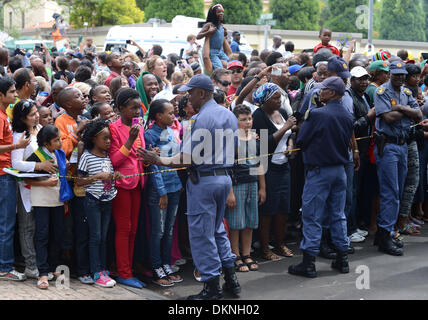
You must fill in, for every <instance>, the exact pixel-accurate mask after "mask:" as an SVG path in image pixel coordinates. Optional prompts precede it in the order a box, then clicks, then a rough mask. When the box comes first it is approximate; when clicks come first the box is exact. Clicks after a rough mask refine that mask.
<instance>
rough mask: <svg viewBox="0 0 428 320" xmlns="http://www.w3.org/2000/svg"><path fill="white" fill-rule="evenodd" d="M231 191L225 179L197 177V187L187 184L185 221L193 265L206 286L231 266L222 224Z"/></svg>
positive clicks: (233, 256)
mask: <svg viewBox="0 0 428 320" xmlns="http://www.w3.org/2000/svg"><path fill="white" fill-rule="evenodd" d="M231 187H232V180H231V179H230V177H229V176H212V177H201V178H200V181H199V183H198V184H196V185H195V184H193V183H192V182H191V181H190V179H189V180H188V181H187V221H188V224H189V241H190V248H191V250H192V257H193V262H194V264H195V267H196V269H197V270H198V271H199V273H200V275H201V276H202V281H203V282H206V281H209V280H211V279H212V278H214V277H217V276H219V275H220V274H221V268H222V266H223V267H226V268H230V267H232V266H234V264H235V259H236V255H234V254H233V253H232V251H231V248H230V242H229V239H228V237H227V233H226V230H225V228H224V224H223V217H224V211H225V208H226V200H227V196H228V194H229V192H230V189H231Z"/></svg>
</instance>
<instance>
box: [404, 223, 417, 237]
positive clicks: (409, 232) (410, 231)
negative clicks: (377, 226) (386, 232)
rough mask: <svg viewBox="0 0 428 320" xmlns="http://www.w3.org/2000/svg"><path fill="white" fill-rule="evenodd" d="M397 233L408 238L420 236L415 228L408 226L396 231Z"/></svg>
mask: <svg viewBox="0 0 428 320" xmlns="http://www.w3.org/2000/svg"><path fill="white" fill-rule="evenodd" d="M398 231H399V232H400V233H401V234H404V235H408V236H413V235H419V234H421V232H420V231H419V230H417V229H416V228H413V227H412V226H411V225H410V224H408V225H406V226H405V227H404V228H403V229H398Z"/></svg>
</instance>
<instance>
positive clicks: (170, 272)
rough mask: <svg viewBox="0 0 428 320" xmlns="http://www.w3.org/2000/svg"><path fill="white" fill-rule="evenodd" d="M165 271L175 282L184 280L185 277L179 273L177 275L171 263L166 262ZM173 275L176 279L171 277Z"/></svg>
mask: <svg viewBox="0 0 428 320" xmlns="http://www.w3.org/2000/svg"><path fill="white" fill-rule="evenodd" d="M162 268H163V271H165V273H166V275H167V276H168V277H169V279H170V280H171V281H172V282H174V283H179V282H182V281H183V278H182V277H180V276H179V275H176V274H175V272H174V269H173V268H172V267H171V266H170V265H169V264H164V265H163V266H162ZM171 276H173V277H174V278H176V279H173V278H171Z"/></svg>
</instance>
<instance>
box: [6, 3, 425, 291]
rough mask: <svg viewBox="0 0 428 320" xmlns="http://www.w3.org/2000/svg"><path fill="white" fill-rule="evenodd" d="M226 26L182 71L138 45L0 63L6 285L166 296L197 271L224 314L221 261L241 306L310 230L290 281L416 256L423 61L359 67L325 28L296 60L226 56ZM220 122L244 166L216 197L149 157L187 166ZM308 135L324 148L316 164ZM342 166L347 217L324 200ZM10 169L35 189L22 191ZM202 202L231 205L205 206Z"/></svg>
mask: <svg viewBox="0 0 428 320" xmlns="http://www.w3.org/2000/svg"><path fill="white" fill-rule="evenodd" d="M223 17H224V10H223V8H222V6H221V5H215V6H213V7H212V8H210V11H209V13H208V17H207V23H206V24H205V25H204V27H203V28H202V30H201V32H200V33H199V34H198V35H196V36H195V35H189V37H188V42H189V46H188V48H185V50H184V51H183V52H182V53H181V54H182V56H180V55H179V54H178V53H177V54H168V55H167V56H164V55H162V51H163V49H162V47H161V46H159V45H155V46H153V48H152V49H150V50H149V51H147V52H146V51H145V50H144V49H143V48H141V47H140V46H139V45H138V43H136V42H135V41H133V40H131V43H132V44H133V45H134V46H136V47H138V49H139V50H138V51H137V53H136V54H134V53H131V52H127V51H126V50H120V51H119V50H118V51H113V52H99V51H97V49H96V47H95V46H94V45H93V43H92V40H91V39H87V41H86V42H84V43H82V45H81V46H80V48H75V49H70V48H59V49H57V48H51V49H48V48H46V47H45V46H41V48H40V50H34V51H29V52H25V51H24V50H20V49H17V50H15V51H14V52H10V51H9V50H7V49H5V48H0V64H1V65H2V67H1V68H0V73H1V77H0V169H1V171H0V185H1V187H0V189H1V192H0V279H8V280H15V281H23V280H25V279H27V278H34V279H37V287H38V288H40V289H47V288H48V287H49V281H51V280H53V279H54V278H56V277H58V276H60V274H58V273H57V271H56V268H57V266H59V265H61V264H65V265H67V266H69V267H70V269H71V271H72V274H74V275H75V276H76V277H77V278H78V279H79V280H80V281H81V282H82V283H84V284H96V285H99V286H101V287H113V286H115V284H116V282H118V283H121V284H123V285H127V286H132V287H136V288H142V287H145V286H146V283H144V282H143V281H141V279H139V277H137V276H136V274H138V275H144V276H145V277H146V278H151V279H152V281H153V283H155V284H157V285H159V286H162V287H170V286H174V285H176V284H177V283H180V282H181V281H183V278H182V277H181V276H180V274H179V269H180V266H182V265H183V264H184V263H186V259H185V258H183V257H186V258H187V260H189V257H191V256H192V255H193V260H194V277H195V279H196V280H198V281H202V282H204V283H208V284H209V285H207V287H205V288H204V291H203V292H202V293H201V294H200V295H199V296H197V297H196V298H201V299H205V298H211V299H216V298H220V297H221V294H220V293H219V292H220V289H219V288H218V281H217V282H215V283H214V284H212V285H211V284H210V280H211V279H212V278H213V277H215V276H214V275H213V274H217V272H219V270H218V267H217V262H218V263H219V261H220V260H221V262H222V263H223V267H225V268H226V269H225V280H226V285H225V289H229V291H231V292H233V293H239V291H240V287H239V284H238V282H237V278H236V274H235V272H249V271H257V270H258V269H259V265H258V263H257V261H256V259H255V258H254V254H252V253H253V251H254V250H258V252H259V253H260V257H261V258H263V259H266V260H271V261H277V260H279V259H280V256H284V257H293V255H294V253H293V252H292V250H290V249H289V248H288V247H287V246H286V245H285V240H286V236H287V232H288V231H287V230H290V229H291V228H295V229H296V230H301V231H302V233H303V240H302V243H301V249H302V251H303V253H304V260H303V262H302V263H301V264H300V265H297V266H291V267H290V269H289V272H290V273H292V274H299V275H303V276H307V277H314V276H316V272H315V266H314V260H315V256H317V255H320V256H322V257H324V258H327V259H334V262H333V267H335V268H337V269H339V270H340V271H341V272H347V271H346V270H347V269H346V266H347V263H348V262H347V255H348V254H352V253H353V252H354V250H353V248H352V246H351V245H350V243H358V242H363V241H365V239H366V238H367V237H370V236H375V240H374V243H375V245H377V246H379V250H380V251H382V252H384V253H387V254H390V255H394V256H399V255H402V254H403V250H404V249H403V235H415V236H416V235H419V234H420V229H421V225H423V224H424V222H428V206H427V204H428V202H427V201H425V194H426V191H427V176H426V175H427V163H428V142H427V141H428V140H427V139H428V134H427V133H425V132H424V131H423V128H422V127H421V125H420V123H421V121H422V120H423V119H425V118H426V117H427V115H428V113H427V112H428V108H427V107H428V102H427V101H428V100H426V99H425V96H426V91H427V88H428V86H427V84H428V76H427V75H428V64H427V63H426V62H427V60H421V61H415V60H412V59H409V57H408V53H407V52H406V51H405V50H400V51H399V52H398V53H397V55H396V56H394V55H392V54H391V53H390V52H388V51H386V50H381V51H379V52H378V53H377V54H375V55H374V56H373V57H367V56H365V55H363V54H358V53H357V54H352V46H354V43H351V48H350V49H349V50H348V51H347V52H346V54H345V55H343V52H342V51H341V50H340V51H339V50H338V49H337V48H336V47H334V46H333V45H331V44H330V42H331V31H330V30H328V29H325V28H323V29H322V30H321V31H320V40H321V42H320V44H319V45H317V46H316V47H315V48H313V49H310V50H304V51H303V52H300V53H295V52H294V45H293V43H292V42H287V43H283V42H282V39H281V37H279V36H275V37H274V39H273V40H274V43H273V46H272V48H270V49H266V50H263V51H261V52H260V53H259V52H258V51H257V50H254V52H253V53H252V54H251V57H247V56H245V55H244V54H242V53H240V52H239V40H240V33H239V32H234V33H233V41H232V44H231V45H230V44H229V42H228V37H227V34H228V31H227V30H226V29H225V28H224V26H223ZM197 39H204V40H203V42H204V44H203V46H199V45H198V44H197V43H196V40H197ZM232 49H233V50H232ZM208 77H209V78H208ZM207 79H208V80H207ZM337 79H339V80H340V79H342V80H343V81H339V82H340V83H338V82H337ZM321 84H322V85H321ZM342 86H343V88H342ZM197 90H199V91H197ZM195 92H197V94H199V95H197V94H196V93H195ZM326 92H327V93H326ZM328 93H331V97H330V98H329V94H328ZM201 101H202V102H203V103H204V104H202V102H201ZM331 101H336V102H337V101H340V104H337V103H336V102H335V103H336V104H337V105H338V106H339V107H340V108H341V109H340V110H339V109H334V108H336V107H337V106H336V107H334V106H331V105H330V104H329V103H330V102H331ZM326 104H327V105H328V107H325V108H326V109H325V110H333V111H331V114H332V115H335V114H336V113H337V114H338V115H339V114H340V115H341V116H343V115H345V113H346V116H343V117H342V118H341V116H338V117H337V119H342V120H340V121H342V122H347V121H350V120H349V119H352V122H350V123H351V127H352V130H351V131H352V132H351V131H350V132H349V135H350V137H349V138H347V136H346V135H344V136H346V139H347V140H348V141H347V143H346V149H347V150H346V154H345V155H343V154H341V155H340V156H339V155H336V154H335V151H332V152H328V151H326V150H330V149H329V147H328V146H329V145H330V144H331V145H334V143H335V141H333V140H334V139H339V136H340V132H342V131H340V130H339V129H337V131H336V132H335V130H336V127H335V126H337V128H339V127H340V126H341V125H344V124H343V123H339V122H334V119H336V118H334V117H333V116H331V117H330V118H328V119H327V118H320V119H327V120H323V121H320V122H316V121H315V120H314V119H317V117H320V115H319V114H318V113H317V110H318V109H320V108H321V109H322V108H324V106H325V105H326ZM218 105H220V106H221V107H222V110H229V111H227V112H226V111H222V112H219V110H217V109H214V108H215V107H217V106H218ZM207 110H211V112H212V114H208V112H209V111H207ZM224 112H226V113H224ZM214 113H215V114H214ZM208 117H216V118H217V120H216V121H224V122H225V123H229V125H230V126H229V127H230V128H236V129H238V128H239V130H238V132H239V134H238V137H237V138H238V140H239V143H238V142H237V150H238V151H239V152H237V154H242V152H243V153H244V154H245V156H246V158H245V159H244V160H240V161H238V160H237V161H235V164H234V165H230V166H228V168H227V169H228V170H226V171H224V172H223V171H219V170H220V169H222V168H223V167H224V166H217V167H213V166H211V167H209V169H210V170H213V171H215V172H216V173H215V174H214V175H216V176H230V178H231V179H229V178H228V179H229V180H227V179H226V178H224V179H226V180H224V182H222V189H221V191H219V193H212V192H211V191H209V190H211V189H210V188H211V186H210V184H211V183H207V182H206V181H208V182H209V180H208V179H209V178H208V177H207V178H206V180H203V179H202V177H204V176H206V175H208V176H209V175H210V174H205V173H206V172H205V171H204V170H199V171H198V170H196V176H197V178H198V177H199V178H200V179H201V182H200V185H199V186H197V187H195V185H196V184H197V182H194V181H193V179H195V177H194V175H195V172H193V173H192V170H189V169H188V170H187V171H186V170H181V169H182V168H178V170H171V169H169V168H168V167H170V166H171V165H170V164H169V163H166V162H165V160H163V162H162V161H160V160H159V159H157V160H153V161H150V160H148V159H147V158H150V157H149V154H148V153H147V152H143V150H144V149H145V150H149V151H150V155H152V154H158V155H159V154H160V155H161V156H162V157H164V158H166V157H172V158H174V157H179V156H180V154H181V153H182V150H183V144H185V143H184V142H183V140H184V136H185V135H186V131H188V130H190V131H192V130H194V127H195V126H196V127H200V128H204V124H206V125H207V126H208V125H212V124H207V123H209V121H208V120H207V119H208ZM333 118H334V119H333ZM195 119H196V121H195ZM210 121H211V120H210ZM212 121H214V120H212ZM314 121H315V125H314V124H313V123H314ZM338 121H339V120H338ZM305 122H306V123H307V125H306V126H305ZM309 123H312V125H311V129H308V124H309ZM327 129H328V130H330V131H329V132H330V133H329V134H326V133H325V130H327ZM301 130H302V133H300V131H301ZM311 130H312V131H311ZM308 131H311V134H309V133H308ZM343 132H344V131H343ZM299 134H300V136H299ZM335 136H336V138H334V137H335ZM265 137H266V139H264V138H265ZM308 137H312V138H311V139H318V140H319V141H318V140H316V141H317V147H316V148H315V149H314V146H313V145H312V146H311V147H310V148H309V149H308V145H310V143H311V142H310V138H308ZM329 139H332V140H331V141H330V140H329ZM252 146H253V147H252ZM261 150H265V151H266V152H265V153H263V152H261ZM262 157H266V158H267V161H266V162H265V166H267V167H263V165H260V163H262V161H261V158H262ZM152 158H153V159H154V158H155V155H152ZM235 158H236V159H238V158H237V156H236V157H235ZM314 158H317V160H313V159H314ZM339 158H340V160H337V159H339ZM320 159H322V160H323V161H325V162H323V163H321V164H320V163H319V161H321V160H320ZM337 161H339V162H337ZM332 164H334V165H338V164H340V166H341V170H342V169H344V172H345V174H344V177H345V178H344V180H343V181H341V184H340V187H339V189H342V191H343V199H338V200H337V201H339V202H337V203H336V205H331V204H332V202H331V201H333V200H332V199H330V197H328V194H324V193H323V192H321V191H322V189H323V188H324V187H323V184H322V183H321V182H322V181H324V180H323V179H324V178H323V177H324V176H323V174H322V172H323V171H322V170H321V169H323V168H324V167H325V166H329V165H332ZM10 168H13V169H14V170H15V171H14V172H19V173H34V175H33V176H31V177H24V178H18V179H17V178H16V177H15V176H13V175H11V174H8V173H6V171H3V169H10ZM199 169H201V168H199ZM204 169H207V168H204ZM254 170H255V171H254ZM317 170H318V175H319V178H320V179H321V180H319V181H317V182H314V181H315V180H314V179H315V177H314V175H316V172H317ZM254 172H256V173H254ZM320 172H321V173H320ZM9 173H10V171H9ZM309 174H310V177H309ZM333 175H334V176H336V175H338V174H336V173H333ZM326 179H327V178H326ZM189 180H191V181H192V182H191V183H190V184H189ZM196 180H198V179H196ZM220 180H221V179H220ZM220 180H219V181H220ZM305 180H306V182H305ZM204 181H205V182H204ZM221 181H223V180H221ZM342 182H343V183H342ZM308 184H309V185H308ZM315 186H317V188H315ZM318 188H319V189H318ZM329 190H330V189H329ZM331 190H333V189H331ZM336 190H337V186H336ZM216 192H217V191H216ZM334 194H335V193H334V192H333V193H332V197H331V198H334V196H333V195H334ZM324 196H325V197H324ZM207 197H213V198H215V197H219V199H220V200H218V199H217V200H216V201H217V202H216V206H214V205H213V206H211V205H210V206H208V205H205V206H204V205H203V204H204V203H205V202H204V201H206V203H208V202H209V201H211V200H210V199H208V198H207ZM322 197H324V198H322ZM327 198H328V199H327ZM302 200H303V201H302ZM327 204H328V205H327ZM342 204H343V208H341V206H342ZM203 210H207V211H210V210H211V211H214V217H215V220H213V222H212V225H208V224H206V223H205V224H204V223H202V222H201V221H198V219H197V217H198V216H199V215H200V213H201V212H202V211H203ZM311 210H312V211H311ZM330 211H331V212H330ZM333 211H334V214H333ZM339 211H340V212H339ZM198 214H199V215H198ZM186 215H187V218H186ZM342 215H343V217H342ZM223 216H224V219H223ZM332 217H334V218H332ZM333 219H336V220H338V221H339V220H340V221H341V222H340V227H338V224H337V223H339V222H338V221H330V220H333ZM220 229H221V231H219V230H220ZM197 230H199V231H197ZM224 230H227V238H226V237H223V235H224V234H226V233H225V232H226V231H224ZM254 231H256V232H254ZM204 233H206V234H204ZM217 233H218V234H220V233H221V234H222V237H221V239H220V237H219V238H217V237H216V238H215V241H214V240H213V241H211V243H210V242H209V241H205V240H207V239H205V240H204V237H208V235H207V234H212V235H214V234H216V235H217ZM225 239H226V240H225ZM216 241H217V246H219V247H218V251H219V253H218V254H220V257H219V258H218V259H219V261H216V259H217V258H215V257H214V256H215V255H216V254H217V253H214V254H213V251H212V250H211V249H212V248H214V251H215V250H216V247H215V242H216ZM213 242H214V244H213ZM226 242H227V243H226ZM212 245H214V247H212ZM220 247H221V248H226V249H227V250H226V251H224V252H221V251H222V249H220ZM218 254H217V255H218ZM195 256H198V257H199V258H195ZM200 257H204V258H203V259H202V258H200ZM214 266H215V268H214ZM21 267H22V268H23V270H21V271H22V272H19V271H18V270H17V269H19V268H21ZM213 269H215V270H213ZM348 272H349V269H348ZM194 298H195V297H194Z"/></svg>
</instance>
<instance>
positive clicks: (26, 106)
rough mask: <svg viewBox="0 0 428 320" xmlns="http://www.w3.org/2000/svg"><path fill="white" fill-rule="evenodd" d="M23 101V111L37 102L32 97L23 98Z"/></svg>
mask: <svg viewBox="0 0 428 320" xmlns="http://www.w3.org/2000/svg"><path fill="white" fill-rule="evenodd" d="M21 102H22V105H21V111H24V109H26V108H31V107H32V106H34V104H35V103H36V102H35V101H34V100H31V99H27V100H21Z"/></svg>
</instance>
